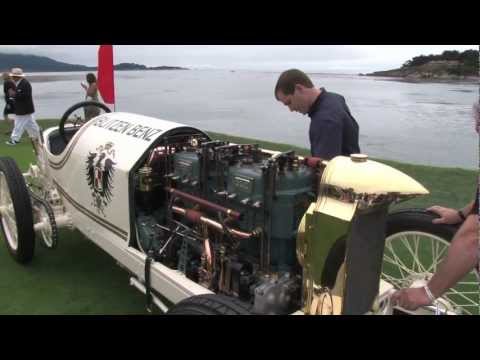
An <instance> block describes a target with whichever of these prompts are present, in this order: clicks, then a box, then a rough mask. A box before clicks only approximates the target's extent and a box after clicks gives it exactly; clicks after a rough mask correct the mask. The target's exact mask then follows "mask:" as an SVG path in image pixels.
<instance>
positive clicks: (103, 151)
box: [86, 142, 116, 216]
mask: <svg viewBox="0 0 480 360" xmlns="http://www.w3.org/2000/svg"><path fill="white" fill-rule="evenodd" d="M113 147H114V144H113V143H112V142H107V143H106V144H105V145H100V146H99V147H97V148H96V152H90V151H89V152H88V156H87V161H86V164H87V167H86V173H87V182H88V186H89V187H90V189H91V190H92V198H93V201H92V206H94V207H95V208H96V209H97V212H98V213H99V214H102V215H103V216H106V215H105V212H104V211H105V207H107V206H108V204H109V203H110V201H111V200H112V196H113V194H112V190H113V184H112V183H113V174H114V172H115V168H114V166H115V165H116V162H115V161H114V160H115V149H114V148H113Z"/></svg>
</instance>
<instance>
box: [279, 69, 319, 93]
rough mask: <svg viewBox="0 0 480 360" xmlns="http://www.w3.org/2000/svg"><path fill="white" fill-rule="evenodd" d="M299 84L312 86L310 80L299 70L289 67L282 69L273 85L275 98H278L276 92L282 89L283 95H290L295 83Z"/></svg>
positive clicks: (307, 86)
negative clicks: (288, 68) (285, 69)
mask: <svg viewBox="0 0 480 360" xmlns="http://www.w3.org/2000/svg"><path fill="white" fill-rule="evenodd" d="M297 84H300V85H303V86H305V87H306V88H309V89H311V88H313V83H312V80H310V78H309V77H308V75H307V74H305V73H304V72H303V71H301V70H297V69H290V70H287V71H284V72H283V73H282V74H281V75H280V77H279V78H278V81H277V85H276V86H275V98H276V99H277V100H278V96H277V93H278V91H280V90H281V91H282V93H284V94H285V95H291V94H293V93H294V91H295V85H297Z"/></svg>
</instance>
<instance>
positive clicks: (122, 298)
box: [0, 120, 476, 315]
mask: <svg viewBox="0 0 480 360" xmlns="http://www.w3.org/2000/svg"><path fill="white" fill-rule="evenodd" d="M39 123H40V125H41V126H42V127H43V128H44V129H46V128H48V127H49V126H52V125H56V124H57V123H58V121H57V120H42V121H39ZM5 131H6V124H5V123H4V122H3V121H0V156H10V157H13V158H14V159H15V160H16V161H17V163H18V165H19V166H20V168H21V169H22V170H26V169H27V167H28V165H29V163H30V162H31V161H33V159H34V156H33V151H32V147H31V145H30V143H29V141H28V138H26V137H24V138H23V139H22V143H21V144H20V145H17V146H14V147H9V146H7V145H5V141H6V140H8V136H6V135H4V132H5ZM210 135H211V136H212V137H213V138H216V139H224V140H230V141H232V142H237V143H245V142H247V143H248V142H252V140H249V139H243V138H239V137H233V136H227V135H222V134H217V133H210ZM255 143H259V144H260V145H261V146H262V147H264V148H267V149H272V150H279V151H285V150H290V149H293V150H295V151H296V152H297V153H298V154H301V155H307V153H308V152H307V150H306V149H301V148H297V147H293V146H290V145H283V144H275V143H268V142H263V141H255ZM383 162H384V163H386V164H389V165H391V166H393V167H395V168H397V169H398V170H401V171H403V172H405V173H407V174H409V175H410V176H412V177H413V178H415V179H416V180H417V181H419V182H420V183H422V184H423V185H424V186H425V187H427V188H428V189H429V190H430V192H431V194H430V195H428V196H425V197H423V198H419V199H415V200H411V201H408V202H406V203H404V204H401V205H400V206H403V207H405V206H406V207H424V206H429V205H432V204H437V203H438V204H442V205H447V206H451V207H457V208H458V207H462V206H463V205H464V204H465V203H467V202H468V201H470V200H471V199H472V197H473V190H474V188H475V184H476V172H475V171H470V170H463V169H452V168H438V167H428V166H418V165H410V164H403V163H397V162H392V161H383ZM0 242H1V244H0V264H1V269H0V314H82V315H84V314H147V312H146V310H145V297H144V295H142V294H141V293H140V292H139V291H137V290H136V289H134V288H132V287H131V286H129V284H128V281H129V275H128V273H127V272H126V271H124V270H122V269H121V268H120V267H118V266H117V265H116V263H115V261H114V260H113V259H112V258H111V257H110V256H109V255H108V254H106V253H105V252H103V251H102V250H101V249H99V248H98V247H96V246H95V245H94V244H93V243H91V242H89V241H88V240H87V239H85V238H84V237H83V236H82V235H81V234H79V233H78V232H69V231H62V232H61V236H60V240H59V245H58V248H57V249H55V250H47V249H45V248H43V247H42V246H41V245H39V241H37V245H36V249H35V251H36V253H35V257H34V260H33V261H32V263H31V264H29V265H28V266H21V265H19V264H17V263H15V262H14V261H13V260H12V258H11V257H10V256H9V254H8V251H7V249H6V246H5V245H4V241H3V239H1V240H0Z"/></svg>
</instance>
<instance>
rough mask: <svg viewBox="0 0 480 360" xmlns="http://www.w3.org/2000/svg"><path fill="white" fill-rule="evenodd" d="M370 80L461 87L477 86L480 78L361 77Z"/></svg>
mask: <svg viewBox="0 0 480 360" xmlns="http://www.w3.org/2000/svg"><path fill="white" fill-rule="evenodd" d="M363 76H368V77H370V78H375V79H374V80H378V81H396V82H405V83H412V84H462V85H478V84H480V77H469V78H467V79H438V78H437V79H417V78H405V77H397V76H381V75H363Z"/></svg>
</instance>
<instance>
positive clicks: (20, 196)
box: [0, 157, 35, 264]
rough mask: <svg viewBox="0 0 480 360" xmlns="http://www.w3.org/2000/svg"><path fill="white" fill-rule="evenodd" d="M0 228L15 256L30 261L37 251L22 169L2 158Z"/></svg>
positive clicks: (17, 259)
mask: <svg viewBox="0 0 480 360" xmlns="http://www.w3.org/2000/svg"><path fill="white" fill-rule="evenodd" d="M0 228H1V231H2V235H3V237H4V239H5V242H6V244H7V248H8V251H9V252H10V254H11V255H12V257H13V258H14V259H15V260H16V261H17V262H19V263H22V264H26V263H28V262H30V261H31V260H32V258H33V253H34V250H35V233H34V231H33V214H32V203H31V201H30V195H29V192H28V189H27V186H26V184H25V180H24V178H23V175H22V173H21V172H20V169H19V168H18V166H17V164H16V163H15V161H14V160H13V159H11V158H8V157H2V158H0Z"/></svg>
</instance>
